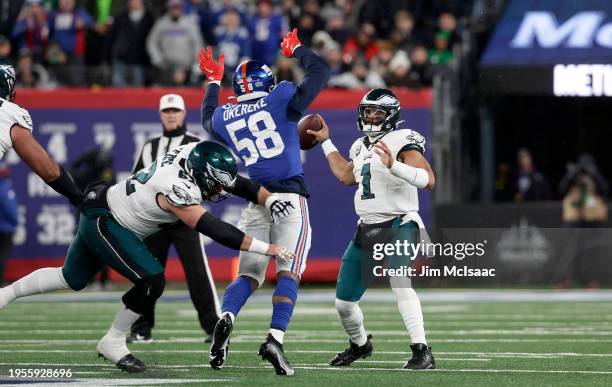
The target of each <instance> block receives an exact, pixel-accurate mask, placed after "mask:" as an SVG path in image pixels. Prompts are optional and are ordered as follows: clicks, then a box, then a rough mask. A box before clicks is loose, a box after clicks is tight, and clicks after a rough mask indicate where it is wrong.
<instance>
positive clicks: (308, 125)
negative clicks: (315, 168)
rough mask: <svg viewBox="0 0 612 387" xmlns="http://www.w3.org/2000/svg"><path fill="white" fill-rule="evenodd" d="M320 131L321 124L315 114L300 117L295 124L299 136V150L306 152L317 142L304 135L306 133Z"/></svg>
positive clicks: (309, 135) (313, 137)
mask: <svg viewBox="0 0 612 387" xmlns="http://www.w3.org/2000/svg"><path fill="white" fill-rule="evenodd" d="M321 129H323V124H322V123H321V120H320V119H319V117H317V116H316V115H315V114H308V115H306V116H304V117H302V119H301V120H300V121H299V122H298V124H297V130H298V135H299V136H300V148H301V149H303V150H308V149H311V148H312V147H314V146H315V145H317V144H318V142H317V139H316V137H315V136H313V135H312V134H308V133H306V131H307V130H312V131H313V132H318V131H319V130H321Z"/></svg>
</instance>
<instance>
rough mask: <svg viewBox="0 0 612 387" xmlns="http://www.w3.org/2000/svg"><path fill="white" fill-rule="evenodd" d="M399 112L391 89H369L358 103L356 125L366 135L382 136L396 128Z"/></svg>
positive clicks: (397, 101) (397, 102) (397, 103)
mask: <svg viewBox="0 0 612 387" xmlns="http://www.w3.org/2000/svg"><path fill="white" fill-rule="evenodd" d="M399 112H400V104H399V100H398V99H397V98H396V97H395V95H394V94H393V93H392V92H391V91H389V90H385V89H374V90H371V91H370V92H368V93H367V94H366V95H365V96H364V97H363V99H362V100H361V103H360V104H359V109H358V118H357V127H358V129H359V131H360V132H362V133H363V134H365V135H366V136H368V137H379V136H382V135H383V134H385V133H388V132H390V131H392V130H394V129H396V128H397V124H398V123H399Z"/></svg>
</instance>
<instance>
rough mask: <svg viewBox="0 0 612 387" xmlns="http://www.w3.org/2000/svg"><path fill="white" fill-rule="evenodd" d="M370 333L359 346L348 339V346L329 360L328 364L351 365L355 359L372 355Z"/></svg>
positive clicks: (336, 365) (335, 365)
mask: <svg viewBox="0 0 612 387" xmlns="http://www.w3.org/2000/svg"><path fill="white" fill-rule="evenodd" d="M371 339H372V335H368V339H367V341H366V343H365V344H364V345H362V346H361V347H360V346H358V345H357V344H355V343H353V342H352V341H351V340H349V344H350V345H349V347H348V348H347V349H345V350H344V352H340V353H338V354H337V355H336V357H335V358H333V359H332V360H331V361H330V362H329V365H330V366H334V367H341V366H348V365H351V363H353V362H354V361H355V360H357V359H365V358H366V357H368V356H371V355H372V351H373V350H374V347H373V346H372V340H371Z"/></svg>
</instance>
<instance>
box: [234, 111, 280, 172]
mask: <svg viewBox="0 0 612 387" xmlns="http://www.w3.org/2000/svg"><path fill="white" fill-rule="evenodd" d="M260 122H262V123H263V129H260V128H259V123H260ZM226 127H227V132H228V133H229V135H230V137H231V138H232V141H233V142H234V146H235V147H236V152H238V153H240V152H241V151H242V150H247V151H248V153H249V154H248V155H245V154H243V155H241V156H240V157H241V158H242V160H244V165H245V166H247V167H248V166H249V165H251V164H255V163H256V162H257V160H259V157H260V156H261V157H263V158H264V159H269V158H272V157H274V156H278V155H280V154H281V153H283V150H284V149H285V144H284V143H283V139H282V138H281V136H280V134H279V133H278V132H277V131H276V124H275V123H274V119H273V118H272V116H271V115H270V113H268V112H267V111H265V110H261V111H259V112H257V113H255V114H253V115H252V116H250V117H249V118H248V121H245V120H244V119H240V120H238V121H234V122H232V123H230V124H227V125H226ZM244 127H248V128H249V131H250V132H251V134H252V135H253V136H254V137H255V141H254V142H253V140H252V139H250V138H243V139H241V140H238V137H237V136H236V132H237V131H239V130H240V129H242V128H244ZM266 140H270V141H272V147H268V144H266Z"/></svg>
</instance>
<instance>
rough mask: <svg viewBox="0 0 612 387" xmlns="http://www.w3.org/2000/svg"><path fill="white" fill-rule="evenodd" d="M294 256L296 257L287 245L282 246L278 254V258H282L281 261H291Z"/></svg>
mask: <svg viewBox="0 0 612 387" xmlns="http://www.w3.org/2000/svg"><path fill="white" fill-rule="evenodd" d="M293 258H294V255H293V251H291V250H289V249H288V248H286V247H282V249H281V252H280V254H279V255H277V256H276V259H280V260H281V261H286V262H291V260H293Z"/></svg>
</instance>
